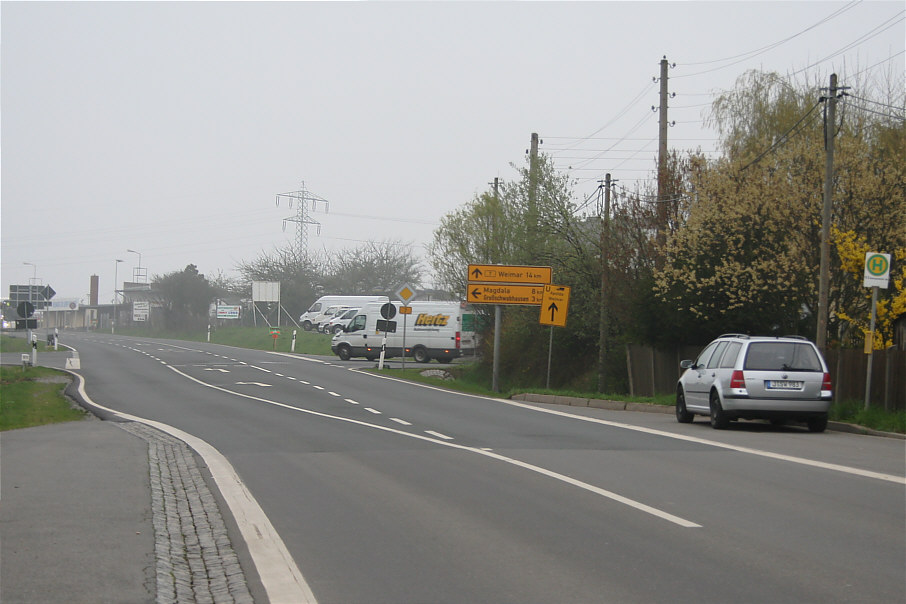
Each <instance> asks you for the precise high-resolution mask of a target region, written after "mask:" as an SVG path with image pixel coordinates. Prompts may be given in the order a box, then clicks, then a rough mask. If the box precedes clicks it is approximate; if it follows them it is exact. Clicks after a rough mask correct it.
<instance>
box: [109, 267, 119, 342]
mask: <svg viewBox="0 0 906 604" xmlns="http://www.w3.org/2000/svg"><path fill="white" fill-rule="evenodd" d="M120 262H122V260H120V259H119V258H117V259H116V262H114V264H113V321H111V322H110V333H116V299H117V295H116V281H117V274H118V271H119V268H120Z"/></svg>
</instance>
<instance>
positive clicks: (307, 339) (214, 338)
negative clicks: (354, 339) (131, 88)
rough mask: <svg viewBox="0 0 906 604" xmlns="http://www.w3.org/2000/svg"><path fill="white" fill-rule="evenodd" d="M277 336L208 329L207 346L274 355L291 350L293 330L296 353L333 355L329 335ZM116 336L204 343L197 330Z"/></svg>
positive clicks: (287, 330)
mask: <svg viewBox="0 0 906 604" xmlns="http://www.w3.org/2000/svg"><path fill="white" fill-rule="evenodd" d="M278 329H279V330H280V333H279V335H278V336H277V337H276V338H274V337H273V335H272V334H271V329H270V328H269V327H267V326H261V327H218V328H216V329H212V330H211V344H224V345H226V346H236V347H238V348H251V349H252V350H273V351H277V352H290V351H291V349H292V348H293V346H292V341H293V331H294V330H295V331H296V346H295V352H296V353H297V354H324V355H329V354H333V353H331V351H330V336H329V335H327V334H323V333H316V332H313V331H305V330H303V329H296V328H295V327H280V328H278ZM116 333H117V334H118V335H124V336H134V337H140V338H163V339H170V340H184V341H188V342H207V341H208V333H207V330H198V331H189V332H186V331H179V332H166V331H152V330H150V329H139V328H123V329H119V330H117V332H116Z"/></svg>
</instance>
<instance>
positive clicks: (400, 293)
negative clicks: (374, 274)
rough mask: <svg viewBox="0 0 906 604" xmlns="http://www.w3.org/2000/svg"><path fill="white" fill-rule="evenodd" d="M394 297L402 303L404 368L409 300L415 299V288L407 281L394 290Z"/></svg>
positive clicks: (410, 308)
mask: <svg viewBox="0 0 906 604" xmlns="http://www.w3.org/2000/svg"><path fill="white" fill-rule="evenodd" d="M396 297H397V298H399V299H400V301H401V302H402V303H403V305H402V306H400V314H401V315H403V369H405V368H406V324H407V323H408V319H409V315H411V314H412V307H411V306H409V302H410V301H411V300H414V299H415V288H413V287H411V286H410V285H409V284H408V283H407V284H405V285H403V286H402V287H401V288H399V289H398V290H396Z"/></svg>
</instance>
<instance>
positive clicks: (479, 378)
mask: <svg viewBox="0 0 906 604" xmlns="http://www.w3.org/2000/svg"><path fill="white" fill-rule="evenodd" d="M393 365H394V367H393V368H386V367H385V368H384V371H383V374H384V375H390V376H393V377H398V378H400V379H406V380H410V381H413V382H419V383H422V384H430V385H432V386H439V387H442V388H447V389H449V390H456V391H459V392H467V393H469V394H479V395H482V396H492V397H497V398H510V397H511V396H513V395H514V394H523V393H533V394H551V395H555V396H569V397H574V398H585V399H588V398H591V399H602V400H609V401H625V402H631V403H648V404H653V405H667V406H672V405H674V404H675V403H676V397H675V395H672V394H663V395H658V396H653V397H647V396H628V395H624V394H602V393H600V392H579V391H571V390H550V389H545V388H519V387H512V386H511V387H509V388H507V389H506V390H501V392H494V391H492V390H491V387H490V383H489V382H490V381H489V380H488V379H487V378H486V377H485V373H486V371H484V369H483V368H482V367H481V366H480V365H478V364H477V363H469V364H462V365H454V366H452V367H449V368H445V371H446V372H447V374H449V376H450V377H452V378H453V379H452V380H451V379H443V378H441V377H433V376H425V375H422V372H423V371H426V370H430V369H434V367H432V366H431V365H420V364H417V363H412V364H411V365H409V364H408V363H407V365H409V366H407V368H406V369H400V368H398V367H396V366H398V365H399V359H394V361H393ZM410 367H412V368H410ZM438 369H439V368H438ZM367 371H371V372H374V373H380V372H379V371H378V370H377V369H368V370H367Z"/></svg>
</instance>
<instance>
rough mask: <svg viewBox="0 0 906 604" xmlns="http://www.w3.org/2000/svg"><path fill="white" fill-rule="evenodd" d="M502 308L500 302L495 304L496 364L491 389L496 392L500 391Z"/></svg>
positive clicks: (492, 371) (492, 373) (493, 369)
mask: <svg viewBox="0 0 906 604" xmlns="http://www.w3.org/2000/svg"><path fill="white" fill-rule="evenodd" d="M500 309H501V306H500V304H495V305H494V366H493V368H492V370H491V390H492V391H494V392H500V328H501V323H502V321H501V319H502V317H501V312H500Z"/></svg>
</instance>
